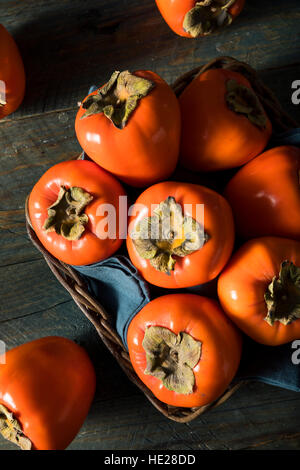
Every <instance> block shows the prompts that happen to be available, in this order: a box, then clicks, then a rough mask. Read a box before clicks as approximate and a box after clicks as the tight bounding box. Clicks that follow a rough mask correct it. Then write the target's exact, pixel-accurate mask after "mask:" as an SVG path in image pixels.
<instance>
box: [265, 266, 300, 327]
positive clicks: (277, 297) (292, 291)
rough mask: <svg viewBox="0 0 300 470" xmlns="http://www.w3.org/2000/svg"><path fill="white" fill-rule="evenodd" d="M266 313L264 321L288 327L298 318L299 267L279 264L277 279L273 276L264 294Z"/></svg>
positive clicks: (299, 299)
mask: <svg viewBox="0 0 300 470" xmlns="http://www.w3.org/2000/svg"><path fill="white" fill-rule="evenodd" d="M265 302H266V304H267V309H268V313H267V315H266V317H265V318H264V319H265V321H266V322H267V323H268V324H269V325H271V326H273V325H274V323H275V322H276V321H279V322H280V323H282V324H283V325H288V324H289V323H292V322H293V321H295V320H297V319H299V318H300V267H298V266H295V265H294V263H292V262H291V261H284V262H283V263H281V266H280V271H279V275H278V277H276V276H274V277H273V279H272V282H271V283H270V284H269V286H268V289H267V291H266V293H265Z"/></svg>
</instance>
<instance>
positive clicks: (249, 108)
mask: <svg viewBox="0 0 300 470" xmlns="http://www.w3.org/2000/svg"><path fill="white" fill-rule="evenodd" d="M225 99H226V103H227V106H228V108H229V109H230V110H231V111H233V112H235V113H237V114H242V115H244V116H245V117H246V118H247V119H248V120H249V121H250V122H251V123H252V124H254V125H255V126H257V127H258V128H260V129H265V128H266V125H267V116H266V114H265V111H264V109H263V107H262V105H261V103H260V101H259V99H258V97H257V96H256V94H255V93H254V91H252V90H251V89H250V88H248V87H246V86H245V85H241V84H240V83H238V82H237V81H236V80H233V79H231V80H227V82H226V94H225Z"/></svg>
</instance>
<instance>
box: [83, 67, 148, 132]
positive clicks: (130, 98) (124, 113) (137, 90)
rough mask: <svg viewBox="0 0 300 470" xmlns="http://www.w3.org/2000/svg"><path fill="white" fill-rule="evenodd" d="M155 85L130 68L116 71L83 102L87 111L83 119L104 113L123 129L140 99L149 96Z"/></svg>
mask: <svg viewBox="0 0 300 470" xmlns="http://www.w3.org/2000/svg"><path fill="white" fill-rule="evenodd" d="M154 86H155V84H154V83H153V82H151V81H150V80H147V79H145V78H142V77H138V76H136V75H133V74H132V73H130V72H128V70H126V71H124V72H114V73H113V74H112V76H111V78H110V80H109V81H108V82H107V83H106V85H104V86H103V87H102V88H100V89H99V90H98V91H97V93H95V94H93V95H90V96H88V98H87V99H86V100H85V101H84V102H83V103H82V107H83V109H86V112H85V113H84V114H83V115H82V116H81V119H84V118H87V117H88V116H92V115H94V114H98V113H103V114H104V115H105V116H106V117H107V118H108V119H110V120H111V122H112V123H113V124H114V125H115V126H116V127H117V128H118V129H123V128H124V127H125V126H126V124H127V121H128V119H129V118H130V116H131V114H132V113H133V111H134V110H135V109H136V107H137V105H138V102H139V100H141V99H142V98H143V97H145V96H147V95H148V93H149V92H150V91H151V90H152V88H154Z"/></svg>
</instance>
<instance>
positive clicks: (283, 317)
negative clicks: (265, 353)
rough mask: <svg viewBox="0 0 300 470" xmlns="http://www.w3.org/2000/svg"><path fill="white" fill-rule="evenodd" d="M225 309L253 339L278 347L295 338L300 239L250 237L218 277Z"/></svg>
mask: <svg viewBox="0 0 300 470" xmlns="http://www.w3.org/2000/svg"><path fill="white" fill-rule="evenodd" d="M218 295H219V299H220V302H221V305H222V307H223V309H224V311H225V313H226V314H227V315H228V316H229V317H230V318H231V320H232V321H233V322H234V323H235V324H236V325H237V326H238V327H239V328H240V329H241V330H243V331H244V332H245V333H246V334H247V335H248V336H250V337H251V338H252V339H254V340H255V341H257V342H258V343H262V344H267V345H270V346H277V345H280V344H284V343H288V342H289V341H293V340H295V339H299V338H300V242H299V241H295V240H289V239H286V238H277V237H262V238H256V239H253V240H249V241H248V242H247V243H245V244H244V245H243V246H242V247H241V248H240V249H239V250H238V251H237V252H236V253H235V254H234V256H233V257H232V258H231V260H230V262H229V263H228V264H227V266H226V268H225V269H224V271H223V272H222V273H221V275H220V277H219V280H218Z"/></svg>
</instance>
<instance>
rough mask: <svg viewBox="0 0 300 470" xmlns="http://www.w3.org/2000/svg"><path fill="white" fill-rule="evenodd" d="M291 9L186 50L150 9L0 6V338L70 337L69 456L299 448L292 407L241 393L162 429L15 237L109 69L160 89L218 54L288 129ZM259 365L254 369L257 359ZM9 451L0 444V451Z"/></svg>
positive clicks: (292, 109) (26, 2)
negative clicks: (82, 414) (84, 405)
mask: <svg viewBox="0 0 300 470" xmlns="http://www.w3.org/2000/svg"><path fill="white" fill-rule="evenodd" d="M299 17H300V9H299V0H284V1H283V0H281V1H280V0H277V1H276V0H264V1H263V2H262V1H261V0H248V2H247V5H246V8H245V10H244V12H243V14H242V15H241V16H240V18H238V19H237V21H236V22H235V23H234V24H233V25H232V27H230V28H228V29H227V30H224V31H223V32H221V33H218V34H215V35H214V36H211V37H208V38H202V39H198V40H191V39H183V38H180V37H177V36H175V34H173V33H172V31H170V30H169V28H168V27H167V25H166V24H165V23H164V22H163V20H162V18H161V17H160V15H159V13H158V10H157V9H156V6H155V3H154V0H121V1H120V0H98V1H95V0H85V1H84V2H82V0H72V1H71V0H23V1H17V0H1V1H0V23H2V24H3V25H4V26H5V27H6V28H7V29H8V30H9V31H10V32H11V33H12V34H13V36H14V37H15V39H16V41H17V43H18V45H19V47H20V50H21V53H22V55H23V59H24V63H25V68H26V73H27V92H26V97H25V100H24V102H23V104H22V106H21V108H20V109H19V110H18V111H17V112H16V113H15V114H14V115H12V116H9V117H8V118H7V119H4V120H2V121H1V122H0V142H1V153H0V158H1V167H0V181H1V187H0V243H1V250H0V263H1V264H0V295H1V304H0V312H1V313H0V339H1V340H3V341H5V342H6V344H7V347H8V348H11V347H13V346H17V345H19V344H21V343H24V342H27V341H29V340H33V339H36V338H39V337H42V336H48V335H60V336H65V337H68V338H72V339H74V340H76V341H77V342H79V343H80V344H82V345H83V346H84V347H85V348H86V349H87V351H88V352H89V354H90V356H91V358H92V360H93V362H94V365H95V367H96V371H97V378H98V383H97V393H96V397H95V401H94V403H93V405H92V408H91V411H90V413H89V415H88V417H87V419H86V422H85V423H84V426H83V427H82V429H81V431H80V433H79V434H78V436H77V437H76V439H75V440H74V441H73V442H72V444H71V445H70V449H114V450H115V449H127V450H129V449H147V450H153V449H162V450H175V449H177V450H183V449H187V450H191V449H257V448H258V449H272V450H273V449H299V448H300V432H299V421H300V396H299V395H298V394H296V393H293V392H289V391H286V390H282V389H279V388H275V387H271V386H267V385H263V384H259V383H251V384H249V385H247V386H244V387H243V388H241V389H240V390H239V391H238V392H237V393H236V394H235V395H234V396H233V397H232V398H231V399H230V400H229V401H227V402H226V403H225V404H223V405H222V406H220V407H218V408H217V409H215V410H214V411H211V412H209V413H207V414H204V415H203V416H201V417H199V418H198V419H196V420H195V421H192V422H191V423H189V424H178V423H174V422H172V421H169V420H168V419H166V418H164V417H163V416H162V415H161V414H160V413H159V412H158V411H157V410H156V409H154V408H153V406H152V405H151V404H150V403H149V402H148V400H147V399H146V398H145V397H144V395H142V394H141V393H140V392H139V390H138V389H137V388H136V387H135V386H134V385H132V384H131V383H130V382H129V380H128V379H127V377H126V376H125V374H124V373H123V371H122V370H121V369H120V368H119V366H118V365H117V364H116V363H115V360H114V359H113V357H112V356H111V355H110V353H109V352H108V351H107V350H106V348H105V347H104V346H103V345H102V343H101V341H100V340H99V339H98V337H97V334H96V332H95V331H94V329H93V327H92V326H91V325H90V324H89V322H88V321H87V320H86V319H85V318H84V316H83V314H82V313H81V312H80V310H79V309H78V308H77V306H76V305H75V304H74V302H73V301H72V300H71V299H70V296H69V294H68V293H67V292H66V291H65V290H64V289H63V287H61V285H60V284H59V283H58V282H57V281H56V279H55V278H54V277H53V275H52V274H51V272H50V270H49V268H48V267H47V265H46V263H45V262H44V260H43V259H42V257H41V255H40V253H39V252H37V250H36V249H35V248H34V247H33V246H32V244H31V243H30V242H29V240H28V238H27V236H26V230H25V221H24V201H25V198H26V195H27V194H28V193H29V191H30V190H31V188H32V186H33V184H34V183H35V181H36V180H37V179H38V178H39V177H40V176H41V175H42V173H43V172H44V171H45V170H47V169H48V168H49V167H50V166H51V165H53V164H55V163H58V162H60V161H62V160H66V159H71V158H73V157H74V156H75V155H76V154H78V153H79V152H80V147H79V144H78V142H77V140H76V137H75V133H74V118H75V114H76V110H77V102H78V101H79V100H81V99H82V98H83V97H84V96H85V95H86V93H87V90H88V88H89V86H90V85H91V84H99V85H100V84H102V83H103V82H104V81H105V80H106V79H107V78H108V77H109V76H110V73H111V72H112V71H113V70H125V69H131V70H136V69H152V70H154V71H156V72H158V73H159V74H160V75H161V76H162V77H163V78H164V79H166V80H167V81H168V82H169V83H171V82H173V81H174V80H175V78H176V77H178V76H179V75H180V74H182V73H184V72H186V71H188V70H189V69H191V68H193V67H196V66H197V65H200V64H202V63H204V62H207V61H208V60H210V59H212V58H214V57H216V56H218V55H231V56H234V57H236V58H237V59H240V60H244V61H246V62H248V63H249V64H250V65H252V66H253V67H254V68H256V69H257V70H258V71H259V72H260V75H261V77H262V78H263V79H264V80H265V82H266V84H268V85H269V86H270V87H271V89H273V91H275V93H276V94H277V96H278V97H279V99H280V101H281V103H282V105H283V106H284V108H285V109H286V111H288V112H289V113H290V114H291V115H292V116H293V117H294V118H296V119H297V117H298V119H299V109H300V105H299V106H298V107H297V106H296V105H293V104H292V101H291V94H292V91H291V84H292V81H293V80H296V79H298V80H299V79H300V63H299V44H300V42H299V37H297V34H298V31H299ZM297 114H298V116H297ZM262 360H263V358H262ZM13 448H14V446H13V445H10V444H8V442H6V441H4V440H3V439H0V449H1V450H4V449H13Z"/></svg>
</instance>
